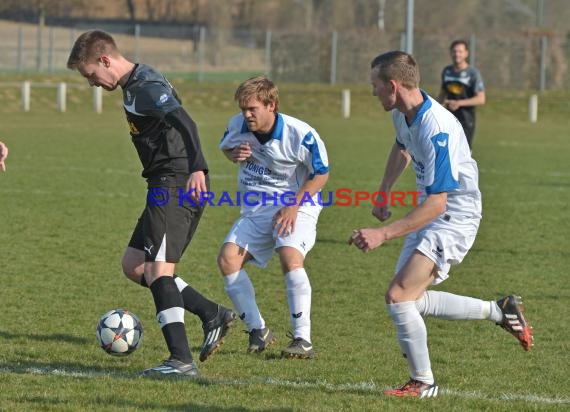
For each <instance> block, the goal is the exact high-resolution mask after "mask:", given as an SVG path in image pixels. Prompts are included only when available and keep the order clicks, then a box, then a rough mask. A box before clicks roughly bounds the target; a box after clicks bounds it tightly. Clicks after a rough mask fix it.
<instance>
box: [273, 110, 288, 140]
mask: <svg viewBox="0 0 570 412" xmlns="http://www.w3.org/2000/svg"><path fill="white" fill-rule="evenodd" d="M276 122H277V124H276V125H275V128H274V129H273V133H271V138H272V139H275V140H281V139H282V138H283V125H284V124H285V122H284V121H283V117H282V116H281V115H280V114H279V113H277V118H276Z"/></svg>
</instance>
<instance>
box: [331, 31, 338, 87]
mask: <svg viewBox="0 0 570 412" xmlns="http://www.w3.org/2000/svg"><path fill="white" fill-rule="evenodd" d="M337 43H338V32H337V31H336V30H334V31H333V32H332V39H331V84H335V83H336V53H337V49H338V47H337V46H338V45H337Z"/></svg>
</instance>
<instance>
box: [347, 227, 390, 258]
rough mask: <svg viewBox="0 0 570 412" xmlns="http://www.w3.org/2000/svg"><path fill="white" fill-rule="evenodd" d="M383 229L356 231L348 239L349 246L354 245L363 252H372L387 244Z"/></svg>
mask: <svg viewBox="0 0 570 412" xmlns="http://www.w3.org/2000/svg"><path fill="white" fill-rule="evenodd" d="M386 240H388V239H386V234H385V233H384V230H383V228H366V229H355V230H353V231H352V235H351V236H350V238H349V239H348V244H349V245H354V246H356V247H357V248H358V249H360V250H362V251H363V252H370V251H371V250H372V249H376V248H377V247H378V246H380V245H382V244H383V243H384V242H386Z"/></svg>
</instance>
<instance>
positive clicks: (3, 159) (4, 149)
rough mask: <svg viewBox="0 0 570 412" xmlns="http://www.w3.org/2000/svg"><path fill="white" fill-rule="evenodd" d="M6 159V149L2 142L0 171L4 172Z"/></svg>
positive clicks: (0, 144)
mask: <svg viewBox="0 0 570 412" xmlns="http://www.w3.org/2000/svg"><path fill="white" fill-rule="evenodd" d="M7 157H8V147H6V145H5V144H4V143H2V142H0V170H1V171H3V172H5V171H6V164H5V163H4V161H5V160H6V158H7Z"/></svg>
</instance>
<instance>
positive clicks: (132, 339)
mask: <svg viewBox="0 0 570 412" xmlns="http://www.w3.org/2000/svg"><path fill="white" fill-rule="evenodd" d="M96 333H97V341H98V342H99V346H101V348H102V349H103V350H104V351H105V352H107V353H108V354H110V355H114V356H126V355H128V354H130V353H132V352H134V351H135V350H136V349H137V348H138V347H139V346H140V344H141V340H142V336H143V327H142V323H141V321H140V320H139V318H138V317H137V316H136V315H135V314H134V313H132V312H129V311H128V310H125V309H114V310H110V311H109V312H107V313H105V314H104V315H103V316H101V319H100V320H99V323H98V324H97V332H96Z"/></svg>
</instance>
